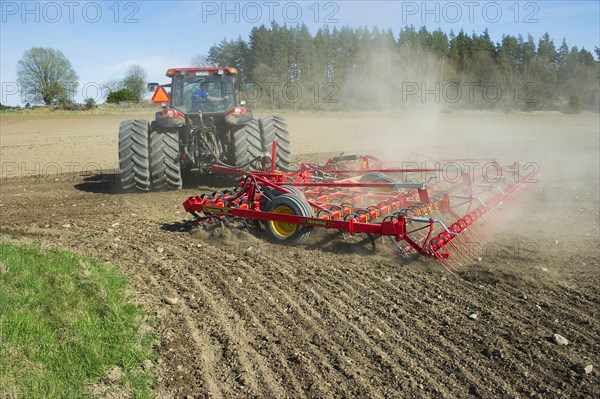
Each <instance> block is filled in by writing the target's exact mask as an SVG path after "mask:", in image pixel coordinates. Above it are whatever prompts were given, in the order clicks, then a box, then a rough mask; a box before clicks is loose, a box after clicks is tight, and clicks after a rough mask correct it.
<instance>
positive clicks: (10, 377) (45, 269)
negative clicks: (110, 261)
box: [0, 243, 154, 398]
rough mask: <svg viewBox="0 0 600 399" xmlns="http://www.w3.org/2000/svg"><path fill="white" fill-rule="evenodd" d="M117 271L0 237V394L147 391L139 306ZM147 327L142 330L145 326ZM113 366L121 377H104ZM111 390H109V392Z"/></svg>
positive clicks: (148, 338) (147, 345)
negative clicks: (127, 290)
mask: <svg viewBox="0 0 600 399" xmlns="http://www.w3.org/2000/svg"><path fill="white" fill-rule="evenodd" d="M126 287H127V280H126V278H125V276H123V275H122V274H121V273H120V272H119V271H117V270H116V269H114V268H112V267H109V266H107V265H105V264H103V263H101V262H98V261H95V260H92V259H88V258H84V257H81V256H78V255H75V254H73V253H70V252H67V251H63V250H59V249H49V250H42V249H41V248H40V246H39V245H14V244H9V243H0V397H1V398H5V397H8V398H81V397H90V396H92V397H93V396H102V395H105V394H106V392H107V390H115V389H116V390H117V391H118V392H121V393H126V394H127V395H126V396H132V397H139V398H146V397H152V391H151V385H152V378H151V376H150V375H148V373H146V372H145V371H144V370H143V369H142V367H141V365H142V362H143V361H144V360H145V359H153V354H152V342H153V340H154V337H153V336H152V335H151V334H147V333H145V334H144V333H142V332H141V331H142V329H141V326H142V323H143V317H144V311H143V309H142V308H141V307H139V306H136V305H133V304H131V303H130V302H129V300H128V298H127V296H126V294H125V289H126ZM146 330H147V329H146ZM115 366H118V367H120V368H121V369H122V370H123V373H122V374H123V375H122V377H121V378H119V379H117V380H116V381H115V379H113V380H112V381H111V380H110V379H107V378H106V375H107V373H108V372H109V370H111V369H112V368H114V367H115ZM111 392H112V391H111Z"/></svg>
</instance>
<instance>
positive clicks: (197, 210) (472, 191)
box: [183, 142, 526, 271]
mask: <svg viewBox="0 0 600 399" xmlns="http://www.w3.org/2000/svg"><path fill="white" fill-rule="evenodd" d="M276 150H277V144H276V142H275V143H274V145H273V153H276ZM274 158H275V156H273V159H274ZM406 165H409V167H406ZM403 166H404V167H402V168H398V167H393V166H392V165H387V164H384V163H382V162H380V161H378V160H377V159H376V158H374V157H370V156H340V157H336V158H332V159H330V160H329V161H328V162H327V163H326V164H325V165H318V164H312V163H303V164H301V167H300V169H299V170H298V171H294V172H279V171H275V168H274V165H272V167H271V169H270V170H271V171H267V168H266V167H265V169H264V170H263V171H250V172H243V173H245V175H244V176H243V177H242V178H241V182H240V186H239V187H237V188H235V189H233V190H228V191H224V192H215V193H212V194H203V195H198V196H195V197H190V198H188V199H187V200H186V201H185V202H184V204H183V206H184V208H185V210H186V211H187V212H189V213H190V214H191V215H192V216H194V218H195V219H196V221H197V223H198V224H200V225H210V224H213V223H215V222H217V223H218V222H221V221H223V220H226V219H230V218H241V219H246V220H254V221H261V222H262V224H263V226H264V228H265V230H266V232H267V234H268V235H269V236H270V237H271V238H272V239H273V240H274V241H276V242H280V243H284V244H299V243H301V242H303V241H305V240H306V239H307V238H308V236H309V235H310V233H311V231H312V230H313V229H314V228H317V227H320V228H326V229H335V230H339V231H342V232H345V233H347V234H350V235H355V234H359V233H362V234H369V235H377V236H387V237H388V238H389V239H390V241H391V242H392V243H393V244H394V245H395V246H396V247H397V249H398V250H399V252H400V253H401V254H402V255H406V254H408V253H409V252H410V251H416V252H417V253H418V254H420V255H422V256H425V257H430V258H434V259H437V260H438V261H439V262H441V263H442V265H443V266H444V267H445V268H446V269H448V270H450V271H451V270H452V269H456V267H457V266H461V265H463V264H465V263H469V262H471V261H472V260H473V256H474V254H475V251H476V250H477V247H478V246H481V245H483V244H485V243H486V242H489V241H490V233H489V232H488V231H487V227H488V226H489V224H490V221H491V219H492V217H493V216H494V214H495V213H496V211H497V210H498V209H500V208H501V207H502V204H503V203H504V202H505V201H507V200H509V199H510V198H511V197H512V195H513V194H514V193H516V192H518V191H521V190H522V189H523V188H525V186H526V181H525V179H523V178H521V177H520V176H519V166H518V165H517V164H515V165H512V166H510V167H502V166H501V165H500V164H499V163H498V162H497V161H494V160H441V161H437V162H431V161H428V162H427V163H424V164H422V165H421V167H417V164H416V163H414V162H413V163H404V164H403ZM217 171H219V172H230V173H231V172H238V173H242V171H235V170H233V171H232V170H230V169H223V168H219V169H218V170H217ZM489 172H493V176H490V175H489Z"/></svg>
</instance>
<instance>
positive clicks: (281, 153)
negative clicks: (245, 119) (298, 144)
mask: <svg viewBox="0 0 600 399" xmlns="http://www.w3.org/2000/svg"><path fill="white" fill-rule="evenodd" d="M258 123H259V125H260V137H261V142H262V150H263V151H264V152H265V153H271V152H272V150H273V140H275V139H277V159H276V160H275V162H276V166H277V169H278V170H282V171H288V170H290V165H291V164H292V150H291V143H290V132H289V130H288V126H287V123H286V122H285V118H284V117H283V116H265V117H264V118H260V119H259V120H258Z"/></svg>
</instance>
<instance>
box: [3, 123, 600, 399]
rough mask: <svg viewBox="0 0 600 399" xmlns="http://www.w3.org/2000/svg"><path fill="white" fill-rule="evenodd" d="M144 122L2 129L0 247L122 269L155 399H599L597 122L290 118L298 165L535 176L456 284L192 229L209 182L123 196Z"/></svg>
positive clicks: (385, 262) (380, 261) (361, 246)
mask: <svg viewBox="0 0 600 399" xmlns="http://www.w3.org/2000/svg"><path fill="white" fill-rule="evenodd" d="M151 116H152V115H151V114H149V115H139V116H136V115H131V116H122V115H117V116H115V115H112V116H111V115H88V116H77V117H74V116H68V117H67V116H57V117H54V116H44V117H41V116H40V117H37V116H25V115H21V116H18V115H17V116H6V115H2V116H1V119H0V125H1V126H0V128H1V134H0V156H1V166H2V181H1V190H0V232H1V233H3V234H5V235H14V236H19V237H27V238H28V239H31V238H33V239H36V240H39V241H41V242H42V243H44V244H55V245H59V246H61V247H64V248H67V249H71V250H74V251H77V252H80V253H84V254H87V255H90V256H94V257H97V258H100V259H103V260H105V261H107V262H109V263H111V264H113V265H115V266H116V267H118V268H120V269H121V270H123V271H124V272H125V273H126V274H127V275H128V276H129V277H130V280H131V282H132V290H133V292H132V297H133V298H134V300H135V301H136V302H138V303H141V304H144V305H145V306H146V307H147V308H148V309H149V310H150V311H151V312H152V314H154V315H155V328H156V330H157V332H158V333H159V334H160V344H159V346H158V347H157V348H156V349H157V352H158V361H157V364H156V369H157V373H158V383H159V387H157V391H159V392H164V396H165V397H177V398H179V397H184V396H187V397H195V398H196V397H217V398H232V397H240V398H247V397H289V398H299V397H373V398H380V397H391V398H396V397H398V398H400V397H402V398H404V397H406V398H415V397H423V398H430V397H436V398H437V397H440V398H444V397H445V398H456V397H469V396H471V397H483V398H492V397H498V398H500V397H501V398H510V397H515V398H521V397H540V398H541V397H544V398H593V397H599V396H600V386H599V384H598V369H600V357H599V355H598V354H599V353H600V342H599V338H598V337H599V336H600V318H599V316H600V313H599V311H600V308H599V302H600V296H599V293H598V285H599V283H600V273H599V272H600V264H599V259H600V257H599V255H600V254H599V252H600V251H599V245H598V244H599V241H600V240H599V215H600V213H599V186H598V183H599V172H598V166H599V154H600V151H599V134H600V132H599V120H598V115H597V114H584V115H577V116H571V115H569V116H567V115H559V114H550V113H543V114H508V115H504V114H494V113H479V112H471V113H467V112H463V113H452V114H425V113H424V114H411V113H406V114H399V115H367V116H355V115H344V114H329V115H327V114H326V115H320V114H315V115H291V116H289V117H288V122H289V125H290V129H291V131H292V137H293V146H294V148H293V150H294V152H295V154H296V156H295V157H296V160H297V161H299V160H307V159H309V160H321V161H322V160H324V159H325V158H326V157H327V156H328V155H330V154H332V153H336V152H340V151H347V152H360V153H370V152H371V153H373V152H374V153H376V154H378V155H380V156H382V157H383V158H387V159H397V160H400V161H402V160H406V159H410V158H408V157H409V156H410V155H407V154H409V153H410V151H413V150H414V151H419V152H423V153H426V154H429V155H433V156H434V157H436V156H443V157H452V156H469V157H488V156H494V157H495V156H500V157H501V159H503V160H505V161H520V162H523V163H527V162H529V163H531V164H532V167H537V168H539V180H540V181H539V183H536V184H532V185H531V187H530V189H529V190H528V193H527V194H526V195H523V196H522V197H521V198H517V199H516V200H515V201H514V202H512V203H511V204H510V206H506V207H505V208H504V209H502V210H501V211H500V212H499V214H498V218H497V220H498V222H497V223H496V226H495V229H494V230H493V234H494V237H495V241H494V242H493V243H492V244H493V245H491V246H490V245H488V246H487V247H486V248H481V249H480V254H479V255H478V256H475V257H480V258H481V260H480V261H475V262H474V263H473V264H472V265H469V266H468V267H464V268H462V269H460V271H459V273H458V275H457V276H453V275H450V274H449V273H447V272H445V271H444V270H443V269H442V268H441V266H439V265H438V264H436V263H435V262H432V261H426V260H423V259H417V258H410V259H408V260H403V259H401V258H399V257H398V256H397V255H396V254H395V252H394V251H393V248H391V246H390V245H386V244H385V243H384V244H382V243H379V242H378V245H377V246H376V248H375V249H373V248H372V247H371V245H370V243H369V242H368V241H365V242H359V243H356V244H350V243H348V242H345V241H344V240H342V239H341V238H340V236H339V234H337V233H335V232H322V231H320V232H318V233H317V234H314V235H313V236H312V237H311V239H310V240H309V241H308V242H307V243H306V244H304V245H302V246H299V247H284V246H280V245H275V244H271V243H269V242H267V241H266V240H265V237H263V235H262V233H261V232H260V230H257V229H252V228H247V227H245V226H244V225H243V224H240V225H232V226H227V227H225V228H218V229H216V230H213V231H204V230H201V229H199V228H194V229H189V228H188V225H186V224H185V222H186V221H189V220H190V217H189V216H188V215H186V214H185V212H184V211H183V209H182V207H181V203H182V202H183V201H184V200H185V199H186V198H187V197H188V196H191V195H195V194H199V193H202V192H206V191H213V188H214V187H217V186H219V182H217V181H214V180H213V179H210V178H197V179H196V180H195V181H193V182H192V183H191V184H190V185H189V186H188V187H187V188H185V189H184V190H181V191H178V192H163V193H147V194H123V193H121V192H120V191H119V184H118V178H117V176H116V174H115V167H116V162H117V155H116V154H117V144H116V136H117V130H118V125H119V122H120V120H122V119H124V118H135V117H145V118H149V117H151ZM384 276H389V277H390V278H391V279H387V278H385V279H384V278H383V277H384ZM165 297H169V298H171V299H173V298H177V299H178V301H177V303H176V304H174V305H171V304H168V303H166V302H165ZM171 302H174V301H171ZM473 313H476V314H477V315H478V317H477V318H475V319H472V318H470V317H469V315H471V314H473ZM555 333H557V334H560V335H562V336H564V337H566V338H567V339H568V341H569V344H568V345H566V346H561V345H557V344H556V343H554V342H553V340H552V339H551V336H552V335H553V334H555ZM588 364H592V365H593V366H594V370H593V371H592V372H591V373H590V374H586V373H585V372H583V371H582V370H581V369H579V368H578V367H577V366H578V365H583V366H586V365H588Z"/></svg>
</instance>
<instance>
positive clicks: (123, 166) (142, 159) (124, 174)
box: [119, 119, 151, 191]
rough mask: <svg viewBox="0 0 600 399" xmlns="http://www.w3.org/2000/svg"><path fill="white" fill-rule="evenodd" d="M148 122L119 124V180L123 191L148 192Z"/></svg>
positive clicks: (149, 183)
mask: <svg viewBox="0 0 600 399" xmlns="http://www.w3.org/2000/svg"><path fill="white" fill-rule="evenodd" d="M148 128H149V125H148V121H145V120H140V119H135V120H128V121H123V122H121V126H120V128H119V178H120V180H121V185H122V187H123V190H125V191H132V190H139V191H150V185H151V182H150V161H149V159H150V153H149V150H148Z"/></svg>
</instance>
